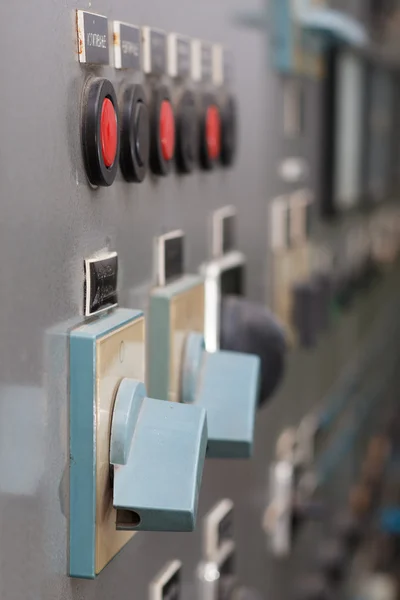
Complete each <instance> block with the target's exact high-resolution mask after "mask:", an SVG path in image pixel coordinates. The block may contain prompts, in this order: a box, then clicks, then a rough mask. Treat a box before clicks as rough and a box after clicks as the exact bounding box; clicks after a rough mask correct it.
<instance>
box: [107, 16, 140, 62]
mask: <svg viewBox="0 0 400 600" xmlns="http://www.w3.org/2000/svg"><path fill="white" fill-rule="evenodd" d="M114 50H115V67H116V68H117V69H135V70H136V71H139V70H140V69H141V66H142V60H141V58H142V57H141V40H140V28H139V27H135V26H134V25H128V24H127V23H120V22H119V21H114Z"/></svg>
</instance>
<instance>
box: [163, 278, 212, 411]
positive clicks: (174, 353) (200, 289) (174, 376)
mask: <svg viewBox="0 0 400 600" xmlns="http://www.w3.org/2000/svg"><path fill="white" fill-rule="evenodd" d="M169 323H170V341H171V350H170V366H169V372H170V376H169V381H170V389H169V395H168V396H169V400H170V402H179V396H180V375H181V364H182V355H183V350H184V344H185V340H186V336H187V334H188V333H189V332H190V331H197V332H201V333H202V332H203V331H204V285H203V284H200V285H196V286H194V287H193V288H191V289H189V290H186V291H184V292H181V293H179V294H177V295H176V296H174V297H173V298H172V300H171V309H170V320H169Z"/></svg>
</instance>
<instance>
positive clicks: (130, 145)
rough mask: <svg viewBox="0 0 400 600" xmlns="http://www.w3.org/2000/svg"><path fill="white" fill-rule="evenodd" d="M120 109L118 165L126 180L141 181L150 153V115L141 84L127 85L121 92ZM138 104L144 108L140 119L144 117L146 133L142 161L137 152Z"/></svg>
mask: <svg viewBox="0 0 400 600" xmlns="http://www.w3.org/2000/svg"><path fill="white" fill-rule="evenodd" d="M121 104H122V109H121V153H120V167H121V172H122V175H123V177H124V179H125V180H126V181H129V182H136V183H141V182H142V181H143V179H144V178H145V176H146V173H147V168H148V164H149V155H150V116H149V111H148V106H147V100H146V94H145V92H144V89H143V87H142V86H141V85H138V84H132V85H129V86H127V87H126V88H125V89H124V91H123V94H122V101H121ZM140 105H143V107H145V108H146V111H147V112H143V114H142V115H141V117H140V118H141V119H146V121H147V127H146V125H145V126H144V127H145V135H147V146H148V152H147V153H146V155H145V156H144V157H143V163H142V164H141V161H140V160H139V157H138V153H137V146H136V144H137V134H138V127H137V121H136V117H137V112H138V108H139V107H140Z"/></svg>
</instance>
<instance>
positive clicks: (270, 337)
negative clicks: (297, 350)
mask: <svg viewBox="0 0 400 600" xmlns="http://www.w3.org/2000/svg"><path fill="white" fill-rule="evenodd" d="M220 347H221V349H222V350H230V351H232V352H243V353H246V354H255V355H256V356H258V357H259V359H260V361H261V383H260V393H259V404H261V403H263V402H265V401H266V400H268V399H269V398H270V397H271V396H272V394H273V393H274V392H275V390H276V389H277V387H278V385H279V383H280V382H281V380H282V377H283V373H284V369H285V355H286V339H285V332H284V330H283V328H282V327H281V326H280V324H279V323H278V321H277V320H276V319H275V317H274V315H273V314H272V313H271V312H270V311H269V310H268V309H267V308H266V307H264V306H261V305H259V304H256V303H255V302H251V301H249V300H246V299H244V298H241V297H239V296H223V297H222V299H221V323H220Z"/></svg>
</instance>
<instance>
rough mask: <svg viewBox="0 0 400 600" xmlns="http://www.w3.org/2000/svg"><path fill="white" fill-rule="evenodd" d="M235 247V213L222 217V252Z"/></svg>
mask: <svg viewBox="0 0 400 600" xmlns="http://www.w3.org/2000/svg"><path fill="white" fill-rule="evenodd" d="M235 247H236V215H229V216H226V217H224V218H223V219H222V252H223V253H224V254H225V253H226V252H230V251H231V250H234V249H235Z"/></svg>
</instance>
